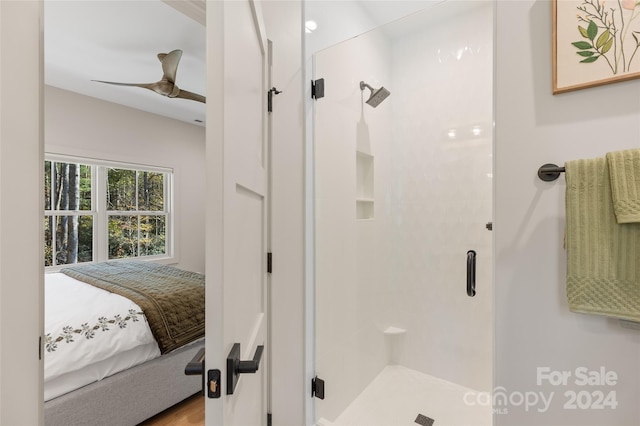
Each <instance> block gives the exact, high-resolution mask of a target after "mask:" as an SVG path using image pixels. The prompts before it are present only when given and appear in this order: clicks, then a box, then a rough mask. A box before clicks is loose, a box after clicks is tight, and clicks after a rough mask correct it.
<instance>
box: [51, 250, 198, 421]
mask: <svg viewBox="0 0 640 426" xmlns="http://www.w3.org/2000/svg"><path fill="white" fill-rule="evenodd" d="M45 303H46V306H45V342H44V358H45V378H44V379H45V380H44V381H45V386H44V387H45V404H44V417H45V424H46V425H47V426H56V425H65V426H72V425H135V424H138V423H140V422H141V421H143V420H145V419H147V418H149V417H151V416H153V415H155V414H157V413H159V412H160V411H163V410H164V409H166V408H168V407H170V406H172V405H174V404H176V403H178V402H180V401H182V400H183V399H185V398H187V397H189V396H191V395H193V394H195V393H197V392H199V391H200V390H201V387H202V379H201V378H200V377H196V376H186V375H185V374H184V368H185V366H186V364H187V363H188V362H189V361H190V360H191V359H192V358H193V357H194V356H195V354H196V353H197V352H198V351H199V350H200V349H201V348H202V347H203V346H204V338H203V336H204V276H203V275H201V274H197V273H193V272H188V271H182V270H180V269H177V268H173V267H169V266H166V265H158V264H154V263H150V262H137V261H112V262H104V263H99V264H87V265H81V266H74V267H72V268H66V269H64V270H62V271H61V272H56V273H49V274H46V277H45Z"/></svg>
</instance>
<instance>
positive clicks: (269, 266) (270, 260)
mask: <svg viewBox="0 0 640 426" xmlns="http://www.w3.org/2000/svg"><path fill="white" fill-rule="evenodd" d="M267 272H268V273H270V274H271V273H272V272H273V253H267Z"/></svg>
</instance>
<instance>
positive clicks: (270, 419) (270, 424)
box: [267, 413, 273, 426]
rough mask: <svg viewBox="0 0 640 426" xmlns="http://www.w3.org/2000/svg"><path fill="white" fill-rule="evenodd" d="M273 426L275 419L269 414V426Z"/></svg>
mask: <svg viewBox="0 0 640 426" xmlns="http://www.w3.org/2000/svg"><path fill="white" fill-rule="evenodd" d="M272 425H273V418H272V416H271V413H267V426H272Z"/></svg>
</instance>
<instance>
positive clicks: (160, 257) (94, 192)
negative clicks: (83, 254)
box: [42, 153, 176, 272]
mask: <svg viewBox="0 0 640 426" xmlns="http://www.w3.org/2000/svg"><path fill="white" fill-rule="evenodd" d="M44 161H45V163H46V162H47V161H50V162H52V163H54V162H57V163H74V164H81V165H86V166H90V167H91V210H53V209H52V207H53V205H50V206H49V207H50V209H49V210H47V208H46V207H47V206H45V209H44V220H46V219H47V218H48V217H54V218H55V217H61V216H92V217H93V230H92V239H93V241H92V252H93V260H92V261H91V262H81V263H75V264H55V257H56V252H55V233H54V232H52V236H51V238H52V247H53V249H54V250H53V254H52V263H53V265H51V266H45V270H46V271H48V272H53V271H57V270H60V269H62V268H65V267H69V266H71V265H81V264H90V263H97V262H104V261H119V260H133V259H135V260H141V261H156V262H157V261H160V262H162V263H172V262H174V261H175V259H176V252H175V245H174V241H175V238H174V229H175V214H174V190H173V181H174V170H173V169H172V168H170V167H162V166H150V165H146V164H137V163H129V162H122V161H112V160H102V159H95V158H87V157H79V156H74V155H65V154H54V153H45V155H44ZM45 163H43V165H42V166H43V168H44V165H45ZM111 168H116V169H124V170H134V171H136V172H152V173H162V174H163V175H164V188H163V190H164V211H147V210H130V211H118V210H108V207H107V205H108V203H107V175H108V170H109V169H111ZM52 169H53V168H52ZM136 174H137V173H136ZM43 176H44V175H43ZM52 185H53V184H52ZM137 193H138V188H137V185H136V195H137ZM42 196H44V193H43V194H42ZM136 198H137V197H136ZM51 202H53V199H52V200H51ZM136 204H137V201H136ZM163 215H164V216H165V253H164V254H157V255H143V256H140V254H139V249H138V250H137V253H138V254H137V255H136V256H131V257H125V258H117V259H110V258H109V216H138V217H140V216H163ZM53 224H54V227H55V220H54V221H53ZM139 226H140V223H139V222H138V229H139ZM139 246H140V242H139V239H138V247H139ZM42 261H43V263H44V261H45V259H44V258H43V259H42Z"/></svg>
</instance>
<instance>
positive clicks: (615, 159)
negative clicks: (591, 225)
mask: <svg viewBox="0 0 640 426" xmlns="http://www.w3.org/2000/svg"><path fill="white" fill-rule="evenodd" d="M607 162H608V164H609V170H610V175H611V192H612V196H613V210H614V211H615V213H616V219H617V221H618V223H632V222H640V149H627V150H625V151H616V152H608V153H607Z"/></svg>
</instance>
